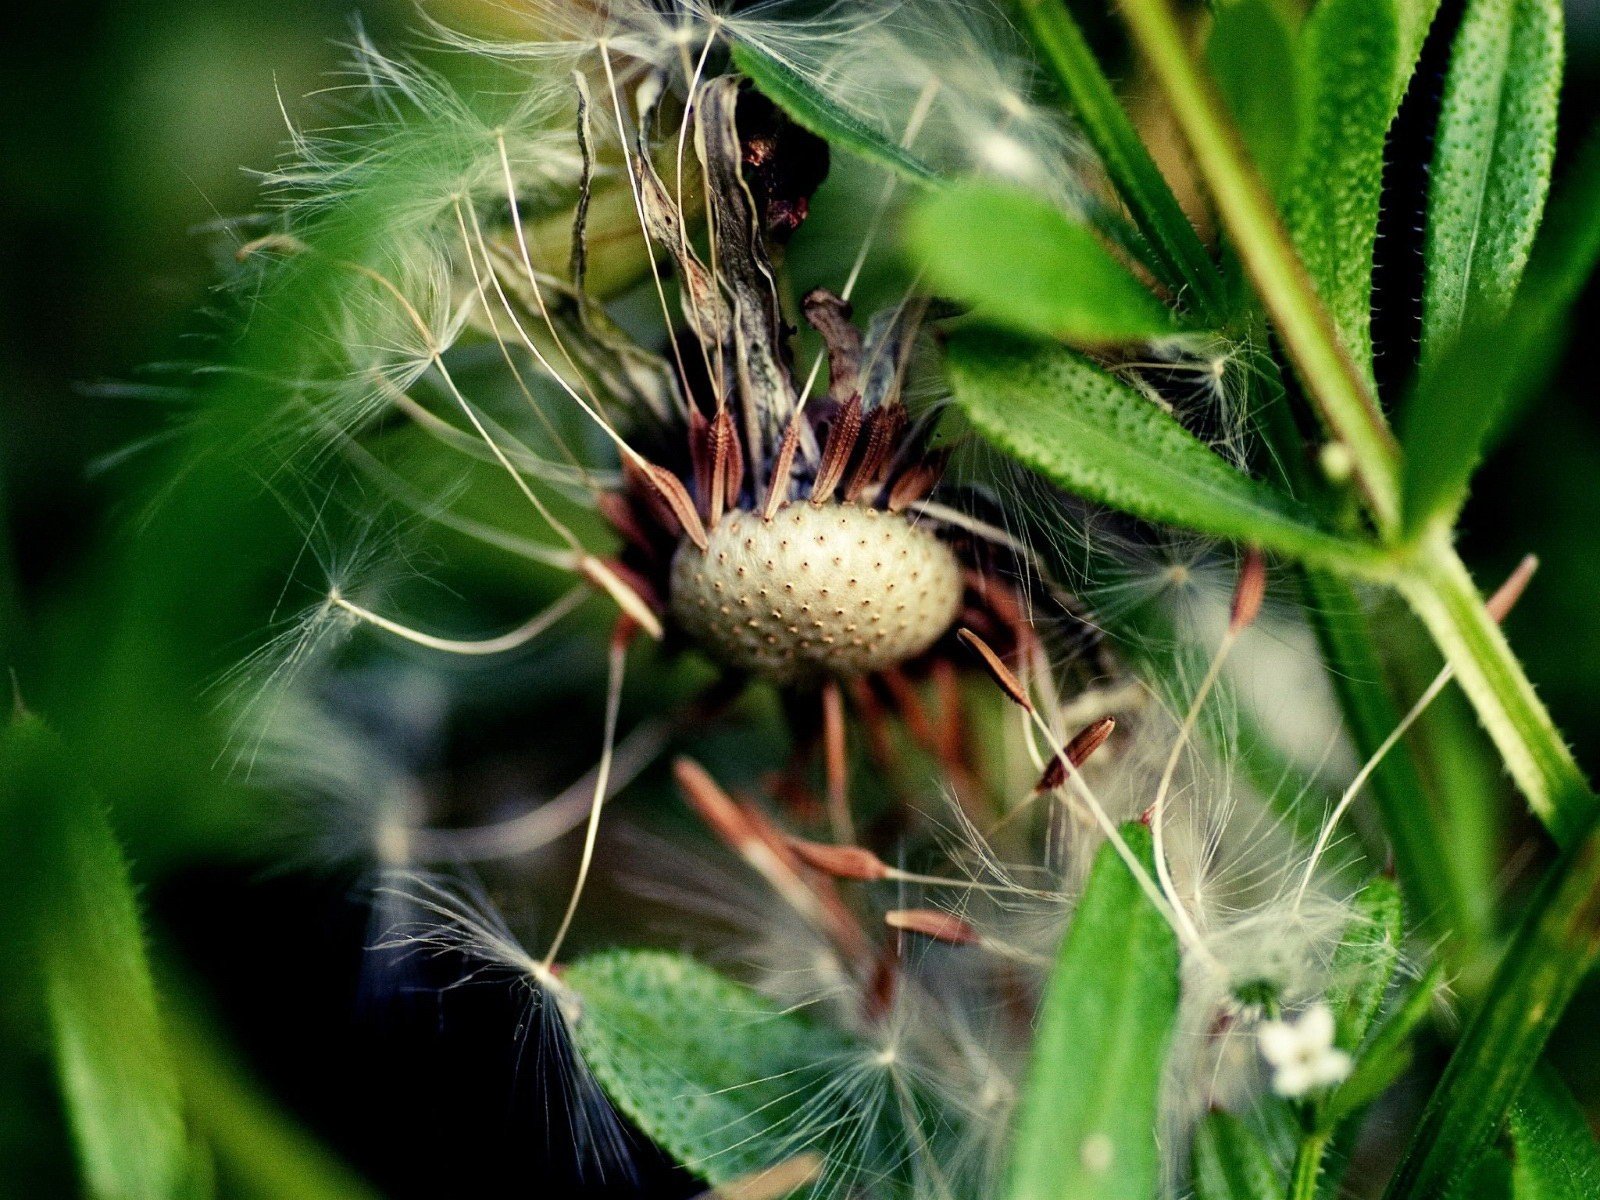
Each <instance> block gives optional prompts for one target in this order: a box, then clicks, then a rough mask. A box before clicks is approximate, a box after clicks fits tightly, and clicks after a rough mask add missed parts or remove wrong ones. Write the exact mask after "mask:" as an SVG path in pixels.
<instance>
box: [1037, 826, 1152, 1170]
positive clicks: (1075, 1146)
mask: <svg viewBox="0 0 1600 1200" xmlns="http://www.w3.org/2000/svg"><path fill="white" fill-rule="evenodd" d="M1123 836H1124V838H1126V840H1127V842H1128V845H1129V846H1130V847H1131V848H1132V849H1133V851H1134V853H1135V854H1136V855H1137V856H1138V857H1139V858H1140V859H1141V860H1142V861H1144V862H1145V863H1146V865H1147V869H1149V870H1151V871H1153V869H1154V868H1153V866H1151V865H1150V864H1151V861H1152V860H1151V857H1150V831H1149V830H1148V829H1146V828H1144V827H1143V826H1141V825H1128V826H1125V827H1124V829H1123ZM1177 1012H1178V940H1177V937H1176V935H1174V933H1173V932H1172V929H1171V927H1170V926H1169V925H1168V924H1167V921H1166V918H1165V917H1163V916H1162V915H1161V913H1160V912H1158V911H1157V909H1156V908H1155V906H1154V905H1153V904H1152V903H1151V902H1150V900H1149V898H1148V897H1147V896H1146V894H1145V892H1144V891H1143V890H1142V889H1141V887H1140V885H1139V882H1138V880H1137V879H1135V877H1134V875H1133V873H1132V872H1131V871H1130V870H1129V869H1128V867H1127V865H1126V864H1125V863H1124V862H1123V861H1122V859H1121V858H1120V857H1118V855H1117V852H1116V848H1115V847H1113V846H1111V845H1109V844H1107V845H1105V846H1103V847H1102V848H1101V850H1100V853H1099V855H1098V856H1097V857H1096V859H1095V864H1094V868H1093V870H1092V871H1091V873H1090V876H1089V883H1088V886H1087V887H1086V888H1085V889H1084V892H1083V898H1082V900H1080V901H1079V903H1078V909H1077V912H1076V913H1075V914H1074V916H1073V919H1072V925H1071V927H1070V928H1069V929H1068V930H1067V936H1066V938H1065V939H1064V940H1063V942H1062V944H1061V950H1060V953H1059V954H1058V955H1057V957H1056V964H1055V967H1054V969H1053V970H1052V972H1051V975H1050V982H1049V984H1048V986H1047V987H1046V989H1045V995H1044V1002H1043V1007H1042V1010H1041V1012H1040V1016H1039V1022H1038V1034H1037V1036H1036V1037H1035V1039H1034V1047H1033V1062H1032V1066H1031V1068H1030V1069H1029V1075H1028V1084H1027V1090H1026V1092H1025V1093H1024V1094H1023V1098H1022V1101H1021V1111H1020V1114H1019V1118H1018V1123H1017V1132H1016V1143H1015V1146H1014V1149H1013V1158H1012V1164H1011V1183H1010V1190H1009V1192H1008V1195H1009V1196H1010V1198H1011V1200H1062V1198H1063V1197H1068V1196H1070V1197H1072V1198H1073V1200H1150V1197H1152V1196H1153V1195H1154V1194H1155V1191H1156V1186H1157V1183H1158V1181H1159V1176H1160V1158H1159V1155H1158V1152H1157V1146H1156V1133H1157V1128H1158V1126H1159V1116H1158V1108H1157V1105H1158V1097H1159V1093H1160V1090H1161V1076H1162V1070H1163V1068H1164V1066H1165V1064H1166V1057H1167V1044H1168V1042H1169V1041H1170V1039H1171V1037H1172V1029H1173V1026H1174V1024H1175V1023H1176V1021H1177Z"/></svg>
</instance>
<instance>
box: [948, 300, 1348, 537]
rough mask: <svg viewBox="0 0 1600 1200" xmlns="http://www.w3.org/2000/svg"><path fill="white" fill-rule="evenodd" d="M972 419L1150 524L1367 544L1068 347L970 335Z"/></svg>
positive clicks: (957, 355) (965, 371) (961, 384)
mask: <svg viewBox="0 0 1600 1200" xmlns="http://www.w3.org/2000/svg"><path fill="white" fill-rule="evenodd" d="M949 370H950V379H951V383H952V384H953V386H954V389H955V395H956V399H957V401H958V402H959V403H960V405H961V408H962V411H963V412H965V413H966V415H967V417H968V418H969V419H970V420H971V421H972V423H973V424H974V425H975V426H976V427H977V428H978V430H979V432H981V433H982V434H983V435H984V436H985V437H986V438H988V439H989V440H990V441H991V442H993V443H994V444H995V445H996V446H999V447H1000V448H1001V449H1002V450H1005V451H1006V452H1007V453H1009V454H1011V455H1013V456H1014V457H1016V458H1017V459H1018V460H1019V461H1021V462H1023V463H1025V464H1026V465H1027V466H1029V467H1032V468H1033V469H1034V470H1036V471H1038V472H1039V473H1040V474H1042V475H1044V476H1045V477H1046V478H1047V479H1050V480H1052V481H1053V482H1055V483H1057V484H1060V485H1061V486H1062V487H1064V488H1066V489H1067V490H1069V491H1072V492H1076V493H1078V494H1079V495H1082V496H1086V497H1088V498H1090V499H1092V500H1098V501H1100V502H1102V503H1105V504H1109V505H1111V506H1113V507H1115V508H1120V509H1123V510H1124V511H1127V512H1131V513H1135V514H1137V515H1138V516H1141V517H1144V518H1145V519H1147V520H1150V521H1157V522H1161V523H1163V524H1168V525H1177V526H1180V527H1182V528H1186V529H1196V530H1199V531H1201V532H1203V533H1210V534H1215V535H1218V536H1220V537H1226V538H1233V539H1235V540H1238V541H1243V542H1253V543H1255V544H1258V545H1261V546H1264V547H1267V548H1270V549H1274V550H1281V551H1283V552H1284V553H1286V554H1290V555H1293V556H1296V557H1300V558H1305V559H1309V560H1324V561H1340V562H1343V563H1345V564H1346V565H1348V564H1349V563H1350V562H1351V561H1353V560H1356V559H1359V557H1360V556H1361V553H1362V551H1361V547H1359V546H1358V545H1355V544H1352V543H1348V542H1345V541H1342V540H1341V539H1339V538H1337V537H1335V536H1333V535H1332V534H1328V533H1325V532H1323V531H1322V530H1320V529H1319V528H1317V526H1316V524H1315V522H1314V521H1313V520H1312V518H1311V516H1310V515H1309V513H1307V512H1306V511H1305V510H1304V509H1302V508H1301V507H1300V506H1299V505H1297V504H1296V503H1295V502H1294V501H1292V500H1291V499H1289V498H1288V497H1287V496H1284V495H1283V494H1282V493H1280V492H1277V491H1275V490H1274V489H1273V488H1271V487H1269V486H1267V485H1266V484H1264V483H1260V482H1258V481H1257V480H1254V479H1252V478H1250V477H1249V476H1248V475H1245V474H1244V473H1242V472H1240V471H1238V470H1236V469H1235V468H1233V467H1231V466H1229V465H1228V464H1227V463H1226V462H1224V461H1223V460H1222V459H1221V458H1219V457H1218V456H1217V455H1216V454H1214V453H1212V452H1211V450H1209V449H1208V448H1207V447H1206V446H1205V444H1204V443H1203V442H1201V441H1200V440H1199V439H1198V438H1196V437H1195V436H1194V435H1193V434H1191V433H1189V432H1188V431H1187V430H1186V429H1184V428H1183V426H1182V425H1180V424H1178V422H1177V421H1176V420H1175V419H1173V417H1171V416H1170V415H1169V414H1167V413H1165V412H1163V411H1162V410H1161V409H1160V408H1158V407H1157V406H1156V405H1155V404H1154V403H1152V402H1151V401H1150V400H1149V399H1148V398H1146V397H1145V396H1143V395H1141V394H1139V393H1138V392H1136V391H1134V390H1133V388H1131V387H1130V386H1128V385H1127V384H1125V383H1123V382H1121V381H1120V380H1118V379H1116V378H1114V377H1113V376H1111V375H1109V374H1107V373H1106V372H1105V371H1103V370H1101V369H1100V368H1099V367H1096V366H1094V365H1093V364H1091V363H1090V362H1088V361H1087V360H1086V359H1084V358H1082V357H1081V356H1079V355H1077V354H1075V353H1073V352H1072V351H1070V350H1066V349H1063V348H1061V347H1059V346H1046V345H1039V344H1036V343H1027V342H1022V341H1018V340H1015V339H1012V338H1008V337H1004V336H1002V335H998V334H995V333H994V332H993V331H990V330H983V329H967V330H962V331H961V332H960V333H958V334H957V335H955V336H954V337H953V338H952V339H951V341H950V346H949Z"/></svg>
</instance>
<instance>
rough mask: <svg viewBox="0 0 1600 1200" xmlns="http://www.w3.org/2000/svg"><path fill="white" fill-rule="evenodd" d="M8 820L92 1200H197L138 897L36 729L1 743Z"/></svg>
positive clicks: (95, 813) (105, 832)
mask: <svg viewBox="0 0 1600 1200" xmlns="http://www.w3.org/2000/svg"><path fill="white" fill-rule="evenodd" d="M0 792H3V794H0V813H3V814H4V815H5V818H6V824H7V826H8V828H9V829H11V831H12V834H13V836H16V835H17V833H18V831H19V830H20V836H16V842H15V843H14V845H13V847H12V848H11V850H10V851H9V853H11V854H14V855H16V856H17V857H20V859H21V860H22V864H23V867H24V872H25V876H26V877H27V878H29V880H30V891H31V894H30V895H29V896H28V897H27V903H28V906H29V910H30V915H31V917H32V918H33V920H32V922H31V924H32V926H33V929H32V933H33V942H34V946H33V949H34V951H35V953H36V956H37V968H38V983H39V985H40V986H41V987H42V990H43V997H44V1006H45V1011H46V1013H47V1015H48V1018H49V1027H50V1034H51V1039H52V1044H53V1045H52V1048H53V1050H54V1053H55V1060H56V1069H57V1072H58V1074H59V1077H60V1083H61V1091H62V1095H63V1098H64V1100H65V1106H66V1111H67V1116H68V1119H69V1121H70V1123H71V1126H72V1133H73V1138H74V1141H75V1142H76V1145H77V1151H78V1159H79V1167H80V1169H81V1171H82V1174H83V1181H84V1186H85V1189H86V1191H87V1192H88V1194H90V1195H92V1196H96V1197H106V1198H111V1197H115V1198H116V1200H169V1198H171V1197H176V1196H192V1195H195V1194H196V1191H197V1189H198V1186H199V1185H198V1180H199V1177H200V1175H201V1174H202V1169H201V1168H202V1165H203V1164H202V1163H201V1162H200V1161H199V1160H197V1159H193V1158H192V1157H191V1154H190V1147H189V1139H188V1132H187V1129H186V1127H185V1123H184V1117H183V1103H182V1096H181V1093H180V1090H179V1085H178V1077H177V1073H176V1071H175V1069H174V1065H173V1061H172V1055H171V1052H170V1050H169V1048H168V1045H167V1042H166V1039H165V1037H164V1035H163V1032H162V1029H161V1024H160V1020H159V1017H158V1013H157V1007H156V991H155V986H154V984H153V983H152V981H151V977H150V967H149V963H148V961H147V960H146V956H145V946H144V934H143V932H142V930H141V928H140V923H139V911H138V905H137V903H136V902H135V900H134V893H133V885H132V882H131V881H130V879H129V877H128V868H127V865H126V864H125V863H124V862H123V858H122V852H121V850H120V848H119V847H118V845H117V841H116V837H115V835H114V834H113V833H112V830H111V826H110V824H109V822H108V821H107V820H106V816H105V812H104V810H103V809H102V807H101V804H100V801H99V799H98V797H96V796H95V795H94V793H93V792H92V791H91V790H90V789H89V787H88V785H87V784H86V783H84V782H83V781H82V780H81V779H79V778H78V777H77V775H76V774H75V770H74V768H73V766H72V760H71V756H70V753H69V751H68V750H67V749H66V747H65V746H63V745H62V744H61V743H60V742H59V741H58V740H57V739H56V738H55V737H54V736H53V735H52V734H51V733H50V732H49V731H48V730H46V729H45V728H44V726H43V725H41V724H40V723H39V722H38V721H37V720H35V719H33V718H31V717H21V718H19V719H17V720H16V721H15V722H14V723H13V724H12V725H10V726H9V727H8V728H6V729H5V730H4V731H3V732H0Z"/></svg>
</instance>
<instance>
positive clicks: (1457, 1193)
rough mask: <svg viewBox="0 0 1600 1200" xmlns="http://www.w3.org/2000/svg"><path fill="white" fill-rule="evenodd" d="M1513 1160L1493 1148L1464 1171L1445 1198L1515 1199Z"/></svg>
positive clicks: (1451, 1199)
mask: <svg viewBox="0 0 1600 1200" xmlns="http://www.w3.org/2000/svg"><path fill="white" fill-rule="evenodd" d="M1514 1196H1515V1192H1514V1190H1513V1188H1512V1183H1511V1160H1510V1159H1509V1158H1507V1157H1506V1156H1505V1155H1504V1154H1502V1153H1501V1152H1500V1151H1498V1150H1491V1151H1489V1152H1488V1153H1487V1154H1485V1155H1483V1156H1482V1157H1481V1158H1479V1159H1478V1161H1477V1162H1475V1163H1474V1164H1473V1165H1472V1167H1471V1169H1469V1170H1467V1171H1464V1172H1462V1174H1461V1176H1460V1177H1459V1178H1458V1179H1457V1180H1456V1181H1455V1184H1454V1185H1453V1186H1452V1187H1451V1189H1450V1191H1449V1193H1448V1195H1446V1197H1445V1200H1513V1197H1514Z"/></svg>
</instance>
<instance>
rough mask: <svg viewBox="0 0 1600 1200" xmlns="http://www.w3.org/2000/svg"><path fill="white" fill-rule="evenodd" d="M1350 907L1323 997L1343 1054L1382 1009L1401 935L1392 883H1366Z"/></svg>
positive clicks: (1355, 1044) (1401, 909)
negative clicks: (1329, 991) (1332, 983)
mask: <svg viewBox="0 0 1600 1200" xmlns="http://www.w3.org/2000/svg"><path fill="white" fill-rule="evenodd" d="M1354 907H1355V917H1354V918H1353V919H1352V920H1351V922H1350V926H1349V928H1348V929H1346V930H1345V935H1344V940H1343V941H1341V942H1340V943H1339V949H1338V950H1337V951H1336V952H1335V953H1334V957H1333V978H1334V980H1335V988H1336V991H1335V992H1334V993H1333V994H1332V995H1330V996H1329V1002H1330V1004H1331V1006H1332V1008H1333V1015H1334V1019H1335V1022H1336V1028H1337V1029H1338V1045H1339V1047H1340V1048H1341V1049H1343V1050H1348V1051H1354V1050H1356V1048H1357V1047H1359V1046H1360V1045H1361V1043H1362V1041H1363V1040H1364V1039H1365V1038H1366V1036H1367V1030H1368V1029H1369V1028H1370V1027H1371V1025H1372V1021H1373V1018H1374V1017H1376V1016H1377V1015H1378V1010H1379V1009H1380V1008H1382V1006H1383V998H1384V995H1385V993H1386V992H1387V991H1388V990H1389V983H1390V981H1391V980H1392V979H1393V978H1394V972H1395V967H1396V966H1397V965H1398V964H1399V962H1400V943H1401V939H1402V938H1403V937H1404V936H1405V924H1404V916H1405V913H1404V907H1403V906H1402V904H1401V901H1400V889H1399V888H1398V887H1396V886H1395V883H1394V881H1393V880H1390V879H1385V878H1383V877H1382V876H1379V877H1378V878H1376V879H1373V880H1371V881H1370V882H1369V883H1367V885H1366V886H1365V887H1363V888H1362V889H1361V891H1360V892H1359V893H1358V894H1357V896H1356V898H1355V905H1354Z"/></svg>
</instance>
